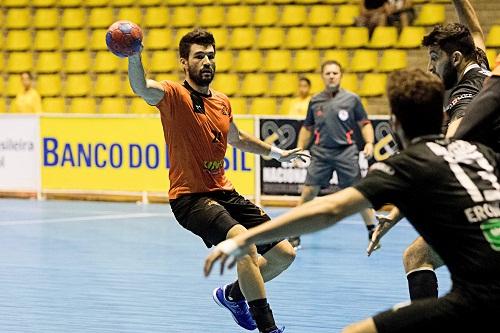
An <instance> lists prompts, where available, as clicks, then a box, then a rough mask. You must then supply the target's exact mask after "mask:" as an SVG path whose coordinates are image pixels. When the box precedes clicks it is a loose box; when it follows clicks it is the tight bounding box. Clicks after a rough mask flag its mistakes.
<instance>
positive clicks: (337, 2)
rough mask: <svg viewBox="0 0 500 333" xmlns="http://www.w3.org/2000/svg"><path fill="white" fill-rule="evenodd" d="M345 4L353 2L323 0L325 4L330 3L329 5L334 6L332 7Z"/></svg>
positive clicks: (346, 0)
mask: <svg viewBox="0 0 500 333" xmlns="http://www.w3.org/2000/svg"><path fill="white" fill-rule="evenodd" d="M346 2H355V1H352V0H351V1H348V0H325V3H331V4H334V5H341V4H344V3H346Z"/></svg>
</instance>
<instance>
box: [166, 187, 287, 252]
mask: <svg viewBox="0 0 500 333" xmlns="http://www.w3.org/2000/svg"><path fill="white" fill-rule="evenodd" d="M170 206H171V207H172V212H173V213H174V215H175V218H176V219H177V221H178V222H179V224H180V225H181V226H182V227H184V228H185V229H187V230H189V231H191V232H192V233H194V234H195V235H197V236H199V237H201V239H203V242H204V243H205V245H206V246H207V247H212V246H213V245H217V244H219V243H220V242H222V241H223V240H225V239H226V236H227V233H228V231H229V230H230V229H231V228H232V227H234V226H235V225H237V224H241V225H242V226H244V227H245V228H247V229H250V228H253V227H255V226H258V225H260V224H262V223H265V222H267V221H269V220H270V219H271V218H270V217H269V216H268V215H267V214H266V213H265V212H264V211H263V210H262V209H261V208H259V207H258V206H256V205H254V204H253V203H252V202H251V201H250V200H247V199H245V198H244V197H242V196H241V195H239V194H238V192H236V191H234V190H233V191H214V192H208V193H195V194H189V195H183V196H181V197H179V198H177V199H174V200H170ZM278 243H279V241H278V242H274V243H271V244H265V245H258V246H257V252H258V253H260V254H264V253H266V252H267V251H269V250H270V249H271V248H272V247H274V246H275V245H276V244H278Z"/></svg>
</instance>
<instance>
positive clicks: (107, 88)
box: [93, 74, 122, 97]
mask: <svg viewBox="0 0 500 333" xmlns="http://www.w3.org/2000/svg"><path fill="white" fill-rule="evenodd" d="M121 86H122V82H121V80H120V76H119V75H115V74H101V75H98V76H97V79H96V80H95V83H94V89H93V94H94V96H97V97H109V96H116V95H118V94H119V93H120V91H121Z"/></svg>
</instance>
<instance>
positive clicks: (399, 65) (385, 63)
mask: <svg viewBox="0 0 500 333" xmlns="http://www.w3.org/2000/svg"><path fill="white" fill-rule="evenodd" d="M407 66H408V60H407V53H406V51H403V50H385V51H384V53H382V59H381V60H380V64H379V66H378V70H379V71H380V72H392V71H395V70H399V69H404V68H406V67H407Z"/></svg>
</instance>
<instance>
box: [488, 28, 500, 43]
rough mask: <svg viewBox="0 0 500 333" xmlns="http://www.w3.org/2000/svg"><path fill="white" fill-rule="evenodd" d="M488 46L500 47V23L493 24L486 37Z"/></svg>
mask: <svg viewBox="0 0 500 333" xmlns="http://www.w3.org/2000/svg"><path fill="white" fill-rule="evenodd" d="M486 46H487V47H500V25H493V26H492V27H491V28H490V32H489V33H488V36H487V37H486Z"/></svg>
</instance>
